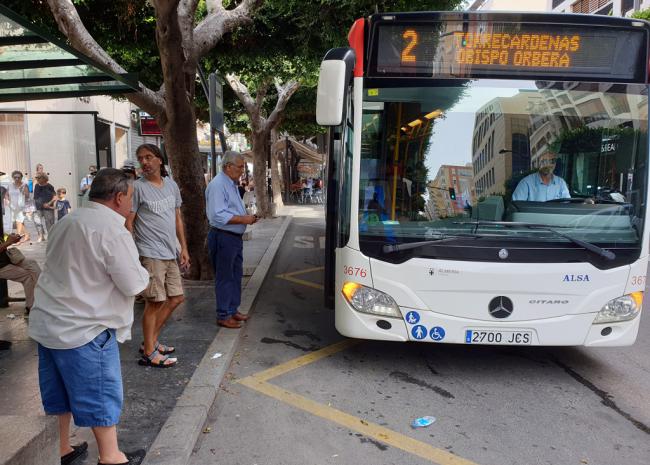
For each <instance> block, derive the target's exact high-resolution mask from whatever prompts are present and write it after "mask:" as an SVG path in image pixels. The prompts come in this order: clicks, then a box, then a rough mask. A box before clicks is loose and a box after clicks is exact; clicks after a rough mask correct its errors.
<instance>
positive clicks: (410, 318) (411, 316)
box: [405, 310, 420, 325]
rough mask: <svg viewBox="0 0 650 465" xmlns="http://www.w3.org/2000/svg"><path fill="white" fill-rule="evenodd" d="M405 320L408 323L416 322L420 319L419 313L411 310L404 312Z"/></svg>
mask: <svg viewBox="0 0 650 465" xmlns="http://www.w3.org/2000/svg"><path fill="white" fill-rule="evenodd" d="M405 318H406V322H407V323H408V324H410V325H414V324H417V323H418V322H419V321H420V314H419V313H418V312H414V311H413V310H411V311H410V312H408V313H407V314H406V317H405Z"/></svg>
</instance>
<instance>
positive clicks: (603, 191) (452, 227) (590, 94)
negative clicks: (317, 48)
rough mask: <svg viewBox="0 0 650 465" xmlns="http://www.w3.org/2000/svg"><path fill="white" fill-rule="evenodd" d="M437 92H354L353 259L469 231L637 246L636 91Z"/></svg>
mask: <svg viewBox="0 0 650 465" xmlns="http://www.w3.org/2000/svg"><path fill="white" fill-rule="evenodd" d="M393 82H398V81H396V80H394V81H393ZM440 83H441V84H442V86H436V87H433V86H426V87H373V86H372V85H371V84H372V83H371V82H370V83H369V84H368V85H367V86H366V88H365V89H364V91H363V94H364V102H363V120H362V122H361V133H362V135H361V172H360V186H359V189H360V192H359V234H360V239H361V246H362V250H363V248H364V244H369V243H372V244H378V243H384V244H396V243H397V244H399V243H408V242H415V241H426V240H427V239H436V238H441V237H446V236H449V237H452V236H455V235H457V236H458V237H463V236H467V235H469V234H472V235H474V236H475V237H476V236H479V237H489V238H491V239H492V240H497V241H503V242H504V244H505V245H507V244H508V243H512V242H513V241H517V243H518V244H525V243H527V242H528V243H532V242H535V243H537V245H539V243H540V242H542V243H569V242H570V241H569V240H568V239H566V238H565V237H563V236H562V235H558V234H555V233H554V230H557V231H558V232H561V233H562V234H564V235H569V236H571V237H573V238H577V239H579V240H582V241H586V242H590V243H598V244H600V245H601V246H609V247H617V246H620V247H626V248H628V249H629V248H638V247H640V239H641V234H642V226H643V218H644V215H645V198H646V185H647V174H646V172H647V169H648V168H647V164H646V160H647V157H648V155H647V149H648V148H647V138H648V134H647V131H648V119H647V113H648V108H647V105H648V99H647V90H646V89H647V88H646V87H645V86H642V85H636V84H612V83H580V82H549V81H523V80H522V81H514V80H507V81H506V80H487V79H483V80H472V81H460V80H459V81H451V80H447V81H441V82H440ZM450 83H451V84H450ZM531 225H538V226H541V225H543V226H545V227H546V228H540V227H537V228H536V227H531ZM447 243H448V242H447ZM373 250H375V249H373ZM376 250H380V249H376ZM371 255H373V254H371ZM374 255H376V254H374Z"/></svg>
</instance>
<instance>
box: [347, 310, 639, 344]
mask: <svg viewBox="0 0 650 465" xmlns="http://www.w3.org/2000/svg"><path fill="white" fill-rule="evenodd" d="M341 300H342V301H340V302H337V304H338V305H337V311H336V329H337V330H338V332H339V333H341V334H342V335H344V336H348V337H353V338H359V339H375V340H386V341H403V342H405V341H414V342H429V343H451V344H467V345H532V346H590V347H606V346H609V347H618V346H629V345H632V344H634V341H635V340H636V337H637V333H638V331H639V321H640V317H641V315H638V316H637V317H636V318H634V319H633V320H631V321H625V322H619V323H610V324H596V325H595V324H592V322H593V320H594V318H595V315H596V314H595V313H585V314H576V315H564V316H561V317H554V318H545V319H539V320H527V321H510V322H506V321H483V320H471V319H466V318H458V317H454V316H450V315H444V314H440V313H435V312H432V311H428V310H417V309H411V308H406V307H400V310H401V312H402V316H403V318H402V319H398V318H386V317H382V316H379V315H371V314H365V313H360V312H357V311H355V310H353V309H352V308H351V307H350V306H349V304H348V303H347V302H346V301H345V300H344V299H341ZM386 322H387V323H386Z"/></svg>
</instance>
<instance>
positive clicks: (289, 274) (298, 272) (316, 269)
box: [282, 266, 325, 276]
mask: <svg viewBox="0 0 650 465" xmlns="http://www.w3.org/2000/svg"><path fill="white" fill-rule="evenodd" d="M324 269H325V267H324V266H315V267H313V268H306V269H304V270H298V271H291V272H290V273H283V274H282V276H295V275H297V274H303V273H311V272H312V271H320V270H324Z"/></svg>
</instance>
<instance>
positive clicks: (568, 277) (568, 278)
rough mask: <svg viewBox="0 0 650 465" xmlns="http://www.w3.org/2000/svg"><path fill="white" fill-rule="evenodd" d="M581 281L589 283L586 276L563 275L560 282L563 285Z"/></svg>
mask: <svg viewBox="0 0 650 465" xmlns="http://www.w3.org/2000/svg"><path fill="white" fill-rule="evenodd" d="M581 281H589V275H588V274H565V275H564V279H562V282H565V283H572V282H581Z"/></svg>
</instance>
